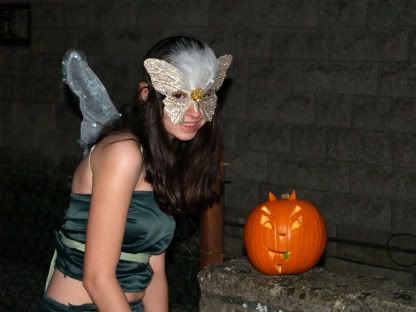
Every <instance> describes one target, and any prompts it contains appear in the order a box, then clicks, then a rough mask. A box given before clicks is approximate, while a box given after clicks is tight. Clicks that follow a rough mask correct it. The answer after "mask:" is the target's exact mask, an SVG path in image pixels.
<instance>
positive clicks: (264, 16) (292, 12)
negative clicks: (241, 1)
mask: <svg viewBox="0 0 416 312" xmlns="http://www.w3.org/2000/svg"><path fill="white" fill-rule="evenodd" d="M251 9H252V10H251V18H252V23H254V24H256V25H261V26H274V27H276V26H315V25H316V18H317V17H316V3H315V1H309V0H297V1H291V0H278V1H276V0H267V1H266V0H265V1H257V2H255V5H253V6H252V7H251Z"/></svg>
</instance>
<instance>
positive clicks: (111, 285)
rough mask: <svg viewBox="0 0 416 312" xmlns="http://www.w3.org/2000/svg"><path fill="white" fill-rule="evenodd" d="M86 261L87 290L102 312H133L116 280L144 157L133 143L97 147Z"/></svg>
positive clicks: (123, 142) (85, 282)
mask: <svg viewBox="0 0 416 312" xmlns="http://www.w3.org/2000/svg"><path fill="white" fill-rule="evenodd" d="M93 156H94V157H93V166H92V168H93V173H94V175H93V186H92V198H91V206H90V210H89V216H88V225H87V238H86V250H85V258H84V287H85V289H86V290H87V291H88V293H89V295H90V296H91V298H92V300H93V301H94V303H95V304H96V305H97V307H98V309H99V310H100V311H101V312H106V311H119V312H123V311H130V307H129V304H128V302H127V300H126V298H125V296H124V293H123V291H122V289H121V287H120V284H119V283H118V281H117V277H116V268H117V264H118V262H119V257H120V252H121V243H122V240H123V236H124V231H125V225H126V219H127V212H128V208H129V204H130V201H131V196H132V192H133V190H134V187H135V185H136V183H137V181H138V178H139V174H140V170H141V166H142V158H141V154H140V152H139V149H138V148H137V144H136V143H135V142H134V141H131V140H127V141H121V142H117V143H113V144H105V142H103V143H101V144H99V145H97V148H96V149H95V150H94V154H93Z"/></svg>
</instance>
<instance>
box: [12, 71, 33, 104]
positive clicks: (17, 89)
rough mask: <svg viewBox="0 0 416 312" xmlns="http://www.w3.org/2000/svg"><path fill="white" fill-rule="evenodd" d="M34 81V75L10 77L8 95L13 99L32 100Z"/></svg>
mask: <svg viewBox="0 0 416 312" xmlns="http://www.w3.org/2000/svg"><path fill="white" fill-rule="evenodd" d="M36 81H37V79H35V78H34V77H30V76H28V77H25V76H23V77H12V78H11V81H10V86H11V87H10V97H11V98H13V99H15V100H23V101H27V102H30V101H33V99H34V98H35V94H36Z"/></svg>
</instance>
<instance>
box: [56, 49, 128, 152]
mask: <svg viewBox="0 0 416 312" xmlns="http://www.w3.org/2000/svg"><path fill="white" fill-rule="evenodd" d="M62 73H63V79H62V80H63V81H64V82H65V83H66V84H67V85H68V87H69V88H70V89H71V91H72V92H73V93H74V94H75V95H76V96H77V97H78V98H79V107H80V110H81V113H82V121H81V130H80V139H79V144H80V145H81V147H82V148H83V152H84V155H85V154H86V153H88V149H89V146H90V145H91V144H92V143H93V142H94V141H95V140H96V139H97V137H98V136H99V134H100V132H101V130H102V128H103V127H104V125H106V124H107V123H108V122H110V121H112V120H114V119H116V118H119V117H120V114H119V113H118V111H117V109H116V108H115V106H114V104H113V102H112V101H111V99H110V97H109V96H108V93H107V90H106V89H105V87H104V85H103V84H102V82H101V81H100V79H99V78H98V77H97V75H96V74H95V73H94V72H93V71H92V70H91V68H90V67H89V66H88V63H87V60H86V57H85V55H84V54H83V53H82V52H78V51H76V50H68V51H67V52H66V53H65V55H64V58H63V61H62Z"/></svg>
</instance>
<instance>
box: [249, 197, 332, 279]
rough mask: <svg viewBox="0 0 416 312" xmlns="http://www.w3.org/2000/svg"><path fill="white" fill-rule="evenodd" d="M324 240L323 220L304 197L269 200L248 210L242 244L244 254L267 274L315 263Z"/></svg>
mask: <svg viewBox="0 0 416 312" xmlns="http://www.w3.org/2000/svg"><path fill="white" fill-rule="evenodd" d="M326 243H327V232H326V227H325V221H324V219H323V217H322V216H321V214H320V213H319V211H318V210H317V209H316V208H315V207H314V206H313V205H312V204H311V203H310V202H308V201H305V200H298V199H296V194H295V192H292V194H291V195H290V197H289V199H277V198H276V197H275V196H274V195H273V194H272V193H269V200H268V201H266V202H264V203H262V204H260V205H258V206H257V207H255V208H254V209H253V211H252V212H251V213H250V215H249V217H248V219H247V222H246V224H245V226H244V245H245V248H246V251H247V255H248V258H249V260H250V262H251V263H252V264H253V266H254V267H255V268H256V269H257V270H258V271H260V272H262V273H264V274H268V275H284V274H297V273H302V272H306V271H307V270H309V269H311V268H312V267H314V266H315V265H316V263H317V262H318V261H319V259H320V258H321V256H322V254H323V252H324V250H325V247H326Z"/></svg>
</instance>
